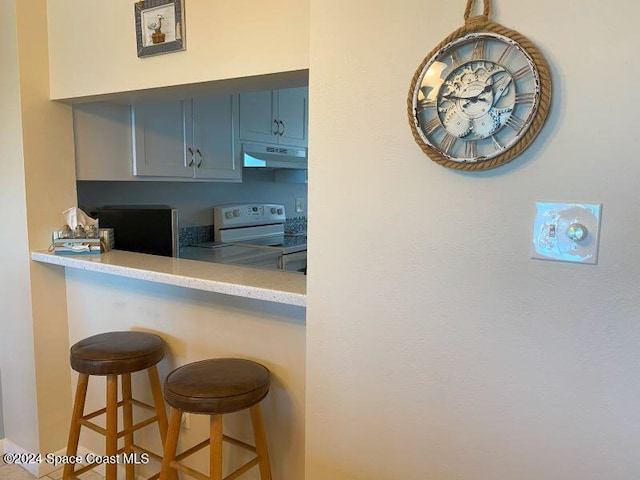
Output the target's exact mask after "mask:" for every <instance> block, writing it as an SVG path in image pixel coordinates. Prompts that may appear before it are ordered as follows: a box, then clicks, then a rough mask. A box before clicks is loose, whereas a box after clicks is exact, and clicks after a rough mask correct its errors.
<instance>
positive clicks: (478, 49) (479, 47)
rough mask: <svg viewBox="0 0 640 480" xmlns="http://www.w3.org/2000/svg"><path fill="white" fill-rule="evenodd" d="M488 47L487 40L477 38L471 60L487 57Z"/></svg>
mask: <svg viewBox="0 0 640 480" xmlns="http://www.w3.org/2000/svg"><path fill="white" fill-rule="evenodd" d="M486 47H487V42H485V41H484V40H481V39H479V40H477V41H476V43H475V45H474V46H473V52H471V60H482V59H483V58H485V51H486Z"/></svg>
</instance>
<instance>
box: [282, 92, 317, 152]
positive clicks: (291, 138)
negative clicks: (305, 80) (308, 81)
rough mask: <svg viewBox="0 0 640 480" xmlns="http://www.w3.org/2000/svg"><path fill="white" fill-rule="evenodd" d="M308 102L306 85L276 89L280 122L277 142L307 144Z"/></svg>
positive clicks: (299, 145) (302, 145)
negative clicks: (279, 133)
mask: <svg viewBox="0 0 640 480" xmlns="http://www.w3.org/2000/svg"><path fill="white" fill-rule="evenodd" d="M308 103H309V89H308V88H306V87H304V88H287V89H283V90H278V119H279V120H280V121H281V122H282V125H281V129H280V132H281V135H280V136H279V140H278V142H279V143H281V144H283V145H294V146H298V147H306V146H307V125H308V115H309V113H308V111H309V109H308Z"/></svg>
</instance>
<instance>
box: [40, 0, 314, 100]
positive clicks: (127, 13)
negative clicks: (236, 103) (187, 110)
mask: <svg viewBox="0 0 640 480" xmlns="http://www.w3.org/2000/svg"><path fill="white" fill-rule="evenodd" d="M48 3H49V50H50V56H51V97H52V98H55V99H61V98H72V97H82V96H87V95H97V94H103V93H113V92H123V91H129V90H142V89H146V88H153V87H159V86H167V85H179V84H187V83H195V82H203V81H212V80H221V79H233V78H237V77H244V76H253V75H263V74H268V73H273V72H288V71H294V70H302V69H306V68H308V66H309V43H308V39H309V37H308V27H309V10H308V7H309V6H308V2H306V1H300V0H273V1H270V2H255V1H252V0H219V1H216V2H208V1H203V0H186V2H185V24H186V45H187V48H186V50H185V51H184V52H175V53H171V54H167V55H160V56H154V57H147V58H143V59H140V58H138V56H137V53H136V34H135V22H134V6H133V3H134V2H133V1H131V0H110V1H108V2H105V1H104V0H49V2H48Z"/></svg>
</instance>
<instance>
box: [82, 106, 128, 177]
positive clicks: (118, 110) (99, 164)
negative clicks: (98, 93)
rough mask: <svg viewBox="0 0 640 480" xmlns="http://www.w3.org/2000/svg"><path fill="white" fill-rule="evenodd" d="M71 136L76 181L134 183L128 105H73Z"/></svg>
mask: <svg viewBox="0 0 640 480" xmlns="http://www.w3.org/2000/svg"><path fill="white" fill-rule="evenodd" d="M73 135H74V144H75V157H76V178H77V179H78V180H134V179H135V177H134V176H133V169H132V165H133V163H132V162H133V160H132V153H133V150H132V147H131V107H130V106H129V105H121V104H115V103H106V102H96V103H84V104H80V105H74V106H73Z"/></svg>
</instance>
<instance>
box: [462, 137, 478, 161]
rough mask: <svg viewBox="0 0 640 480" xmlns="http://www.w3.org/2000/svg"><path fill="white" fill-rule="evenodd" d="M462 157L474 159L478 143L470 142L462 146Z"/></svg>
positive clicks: (476, 154)
mask: <svg viewBox="0 0 640 480" xmlns="http://www.w3.org/2000/svg"><path fill="white" fill-rule="evenodd" d="M464 155H465V156H466V157H467V158H476V157H477V156H478V141H477V140H471V141H469V142H467V144H466V145H465V146H464Z"/></svg>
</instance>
